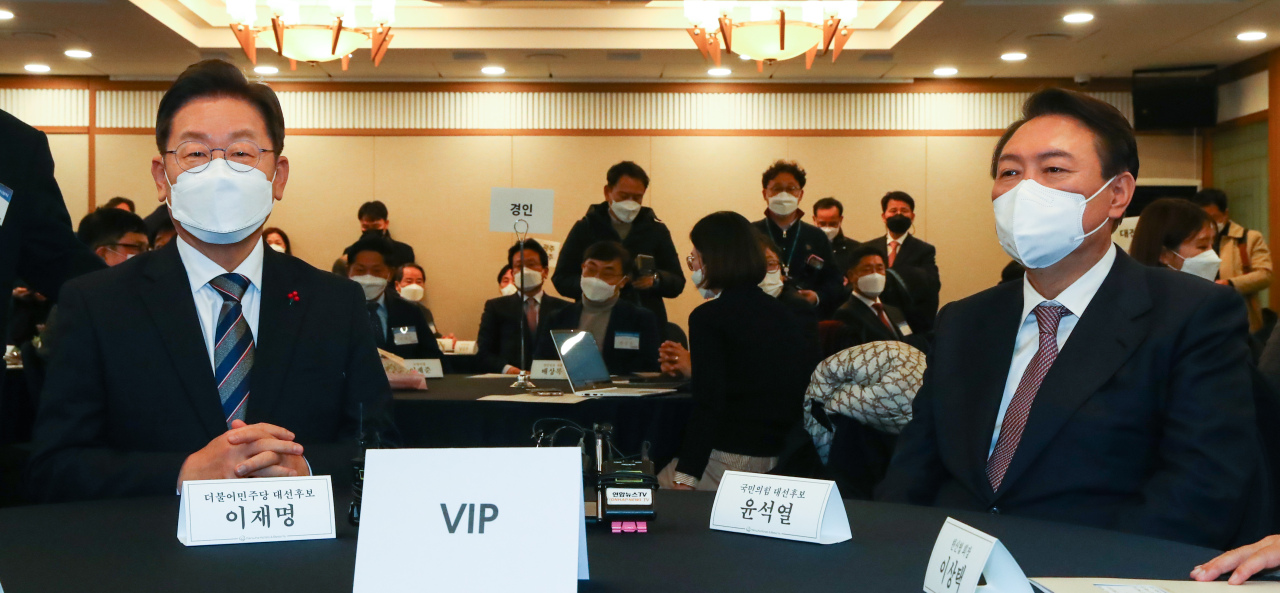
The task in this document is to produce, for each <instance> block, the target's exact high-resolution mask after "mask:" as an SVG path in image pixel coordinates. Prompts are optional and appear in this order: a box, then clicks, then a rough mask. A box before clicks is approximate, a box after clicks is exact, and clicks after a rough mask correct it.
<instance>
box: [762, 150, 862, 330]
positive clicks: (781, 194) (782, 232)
mask: <svg viewBox="0 0 1280 593" xmlns="http://www.w3.org/2000/svg"><path fill="white" fill-rule="evenodd" d="M760 181H761V185H762V187H763V188H764V189H763V190H762V191H761V195H762V196H763V197H764V201H765V204H766V208H765V217H764V219H762V220H758V221H756V222H754V223H752V224H754V225H755V227H756V228H757V229H760V231H761V232H763V233H765V234H766V235H768V237H769V238H770V239H773V242H774V244H776V245H777V246H778V249H781V250H782V251H781V252H780V253H779V254H778V255H780V256H781V257H782V265H783V270H784V272H783V273H784V274H785V275H786V276H787V278H789V279H791V280H792V281H793V282H795V284H796V287H797V288H798V289H799V293H800V296H802V297H804V299H805V300H806V301H808V302H809V304H810V305H812V306H814V307H818V309H819V311H821V312H822V313H824V314H827V315H829V314H830V312H831V311H834V310H835V308H836V307H837V306H839V305H840V301H841V300H843V298H844V285H843V283H842V282H841V280H840V270H839V269H838V266H837V264H836V260H835V256H834V255H833V254H832V252H831V241H830V240H829V239H827V236H826V235H825V234H824V233H823V232H822V231H821V230H819V229H818V227H815V226H813V225H811V224H809V223H807V222H805V221H804V211H803V210H800V201H801V200H802V199H804V184H805V172H804V169H802V168H800V165H798V164H796V163H794V162H792V161H777V162H775V163H773V165H771V166H770V167H769V168H768V169H766V170H765V172H764V175H763V176H761V180H760Z"/></svg>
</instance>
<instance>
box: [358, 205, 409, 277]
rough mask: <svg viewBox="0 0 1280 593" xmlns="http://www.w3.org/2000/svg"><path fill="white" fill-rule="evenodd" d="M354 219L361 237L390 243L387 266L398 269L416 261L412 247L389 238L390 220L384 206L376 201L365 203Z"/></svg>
mask: <svg viewBox="0 0 1280 593" xmlns="http://www.w3.org/2000/svg"><path fill="white" fill-rule="evenodd" d="M356 218H358V219H359V220H360V232H361V234H362V237H365V238H367V237H370V236H373V237H383V238H385V239H386V240H387V241H388V242H389V243H390V245H391V257H390V258H388V259H387V265H389V266H391V267H398V266H403V265H405V264H407V263H410V262H414V261H417V259H418V258H416V257H414V254H413V247H410V246H409V244H408V243H401V242H399V241H397V240H395V239H393V238H392V237H391V220H390V218H389V214H388V213H387V205H386V204H383V203H382V202H381V201H378V200H374V201H372V202H365V203H363V204H361V205H360V209H359V210H357V211H356Z"/></svg>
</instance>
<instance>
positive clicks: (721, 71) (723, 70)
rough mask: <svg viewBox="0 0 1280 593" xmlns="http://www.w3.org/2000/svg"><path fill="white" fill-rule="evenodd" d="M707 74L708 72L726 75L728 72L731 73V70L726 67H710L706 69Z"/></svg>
mask: <svg viewBox="0 0 1280 593" xmlns="http://www.w3.org/2000/svg"><path fill="white" fill-rule="evenodd" d="M707 74H710V75H712V76H728V75H730V74H733V70H730V69H728V68H712V69H710V70H707Z"/></svg>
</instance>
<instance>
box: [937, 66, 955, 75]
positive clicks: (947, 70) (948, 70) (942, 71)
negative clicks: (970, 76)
mask: <svg viewBox="0 0 1280 593" xmlns="http://www.w3.org/2000/svg"><path fill="white" fill-rule="evenodd" d="M933 73H934V74H935V75H937V76H955V75H957V74H959V73H960V71H959V70H956V69H955V68H952V67H951V66H943V67H941V68H934V69H933Z"/></svg>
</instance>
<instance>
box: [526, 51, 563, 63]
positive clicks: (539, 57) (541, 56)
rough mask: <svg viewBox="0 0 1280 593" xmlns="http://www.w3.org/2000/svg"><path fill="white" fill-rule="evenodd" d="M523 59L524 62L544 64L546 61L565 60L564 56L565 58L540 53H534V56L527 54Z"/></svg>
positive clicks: (560, 55)
mask: <svg viewBox="0 0 1280 593" xmlns="http://www.w3.org/2000/svg"><path fill="white" fill-rule="evenodd" d="M524 59H526V60H541V61H544V62H546V61H551V60H564V59H566V56H565V55H564V54H557V53H548V52H541V53H536V54H529V55H527V56H525V57H524Z"/></svg>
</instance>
